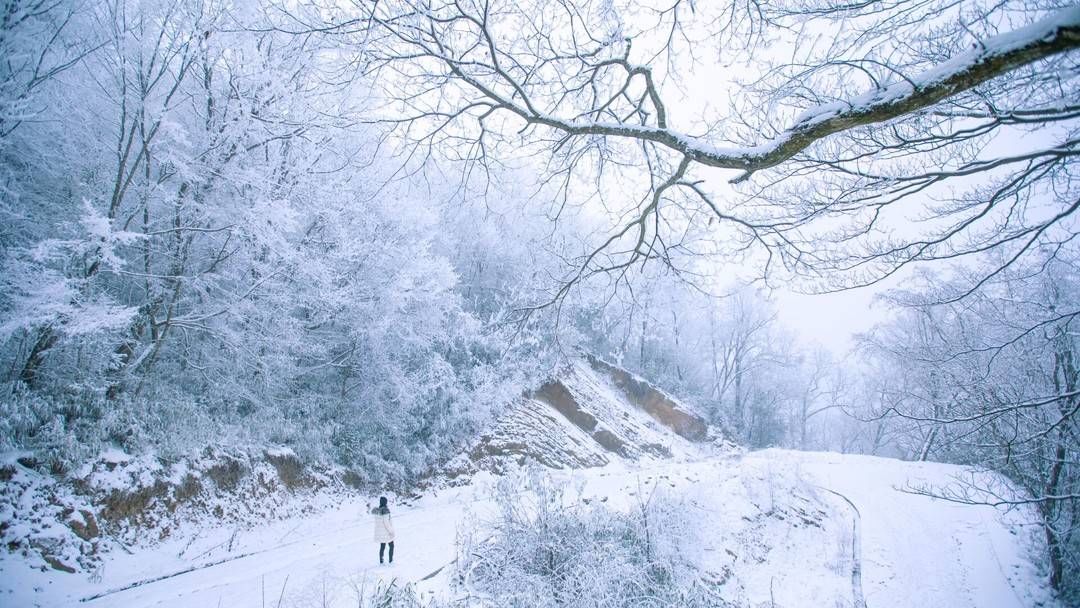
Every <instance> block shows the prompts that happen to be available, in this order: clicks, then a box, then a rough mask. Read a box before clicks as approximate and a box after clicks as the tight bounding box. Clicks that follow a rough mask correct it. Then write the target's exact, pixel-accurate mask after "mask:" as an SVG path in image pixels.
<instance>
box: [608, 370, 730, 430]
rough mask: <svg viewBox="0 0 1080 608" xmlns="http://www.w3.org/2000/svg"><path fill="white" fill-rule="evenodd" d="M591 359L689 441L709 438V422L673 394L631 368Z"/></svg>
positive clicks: (632, 398)
mask: <svg viewBox="0 0 1080 608" xmlns="http://www.w3.org/2000/svg"><path fill="white" fill-rule="evenodd" d="M588 359H589V365H591V366H592V368H593V369H595V370H596V371H598V372H601V373H603V374H605V375H606V376H608V377H609V378H611V381H612V383H613V384H614V385H615V386H616V387H618V388H619V390H621V391H622V393H623V394H624V395H625V396H626V399H627V400H628V401H630V403H632V404H634V405H635V406H637V407H639V408H641V409H642V410H644V411H645V412H647V413H648V414H649V415H650V416H652V417H653V418H654V419H655V420H656V421H657V422H659V423H660V424H663V425H664V426H666V427H667V428H669V429H671V430H672V431H674V432H675V434H677V435H679V436H680V437H682V438H684V439H687V440H689V441H695V442H703V441H708V439H709V425H708V424H707V423H706V422H705V420H704V419H702V418H701V417H700V416H697V415H695V414H693V413H691V412H689V411H687V410H686V409H685V408H683V407H681V406H680V405H679V404H678V403H676V402H675V401H674V400H673V399H672V398H671V397H669V396H667V395H666V394H664V393H663V392H661V391H660V390H659V389H657V388H656V387H654V386H653V385H651V384H649V383H648V382H646V381H645V380H642V379H641V378H638V377H636V376H634V375H633V374H631V373H630V372H628V371H626V370H624V369H622V368H619V367H615V366H614V365H611V364H610V363H606V362H604V361H602V360H600V359H598V358H596V357H593V356H592V355H590V356H589V357H588Z"/></svg>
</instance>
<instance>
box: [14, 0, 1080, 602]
mask: <svg viewBox="0 0 1080 608" xmlns="http://www.w3.org/2000/svg"><path fill="white" fill-rule="evenodd" d="M0 9H2V14H0V20H2V23H0V452H3V453H4V454H7V455H11V456H10V458H18V462H19V463H21V464H20V466H25V467H26V468H27V469H29V470H33V471H36V472H37V473H39V474H41V475H45V476H48V477H50V478H52V479H56V480H65V479H72V478H74V477H76V476H77V475H76V473H77V471H79V469H80V467H83V466H84V465H86V464H87V463H90V462H93V461H94V460H95V459H96V458H98V457H99V455H100V454H102V453H103V452H106V451H109V450H114V451H119V452H122V453H124V454H128V455H136V456H138V455H150V456H152V457H153V458H157V459H160V460H161V461H163V462H175V461H178V460H181V459H184V458H188V457H191V456H192V455H193V454H198V453H200V452H202V451H204V450H206V449H208V448H213V449H225V450H228V449H249V448H250V449H267V448H273V449H278V448H287V449H288V450H289V451H290V453H295V455H296V458H297V459H298V460H299V462H300V463H301V464H302V465H303V466H319V467H328V468H332V469H334V470H340V471H346V472H348V474H349V475H351V476H352V478H353V479H357V480H359V481H358V482H357V485H358V486H359V487H361V488H366V489H375V488H395V489H400V488H409V487H414V486H415V485H416V484H418V483H421V482H422V481H423V480H425V479H429V478H431V477H432V476H435V475H438V474H439V472H440V471H441V470H443V467H445V466H446V464H447V463H448V462H450V461H452V460H453V459H454V458H455V457H457V456H458V455H460V454H462V453H463V452H465V451H467V450H468V449H469V448H470V446H471V445H473V444H474V442H475V441H476V439H477V437H479V436H480V435H481V434H482V433H483V432H484V429H486V428H488V427H489V426H490V425H491V424H493V422H495V421H497V420H499V419H500V417H502V416H503V415H504V413H505V411H506V408H507V407H508V405H509V404H511V403H513V402H514V401H515V399H518V398H519V397H520V396H521V395H522V394H525V393H527V392H528V391H530V390H535V389H536V388H537V387H539V386H540V385H541V384H543V383H544V382H545V381H547V380H548V379H550V378H551V377H553V375H555V374H557V373H559V371H558V370H560V369H562V368H563V366H565V365H566V364H567V362H568V361H573V360H575V359H579V358H582V357H596V358H599V359H602V360H604V361H608V362H611V363H612V364H614V365H618V366H620V367H621V368H622V369H625V370H628V371H629V372H631V373H632V374H636V375H637V376H639V377H641V378H645V379H648V381H649V382H651V383H652V384H653V385H655V386H656V387H658V388H659V389H662V390H663V391H665V392H666V393H667V394H671V395H677V396H678V397H679V398H680V399H681V400H682V402H683V403H685V404H687V407H688V408H691V409H692V410H693V411H695V412H698V413H700V414H701V416H702V417H703V419H704V420H705V421H706V422H707V423H708V424H709V425H710V426H712V427H715V428H716V429H718V431H717V432H718V433H719V434H720V435H722V436H723V437H725V438H727V439H728V440H730V441H731V442H732V443H733V444H737V445H739V446H742V447H743V448H745V449H747V450H758V449H766V448H785V449H790V450H804V451H830V452H838V453H842V454H865V455H874V456H882V457H889V458H897V459H901V460H906V461H915V462H934V463H948V464H954V465H964V466H965V467H968V469H965V470H971V471H978V472H980V473H981V472H988V473H990V472H992V473H993V475H981V474H979V475H975V474H973V475H971V476H970V477H968V478H967V479H966V480H963V479H960V480H957V481H956V483H950V484H948V485H934V484H927V485H920V486H918V487H913V488H910V491H911V492H913V493H915V494H922V495H927V496H933V497H935V498H936V499H937V500H938V501H943V502H947V503H950V504H968V505H993V506H996V507H999V508H1002V509H1006V510H1008V508H1016V509H1021V508H1023V509H1028V510H1029V512H1030V513H1031V514H1032V516H1031V518H1029V521H1027V522H1026V523H1027V525H1029V526H1034V529H1035V530H1037V536H1038V538H1039V542H1040V543H1042V545H1041V546H1042V549H1041V551H1040V552H1039V553H1040V555H1039V560H1041V562H1040V563H1042V564H1043V566H1042V568H1043V571H1042V572H1043V579H1042V580H1043V581H1044V583H1045V585H1046V586H1047V588H1048V589H1050V590H1051V593H1052V595H1053V596H1054V597H1055V598H1056V599H1055V601H1061V602H1063V604H1062V605H1076V603H1075V602H1080V320H1078V319H1077V316H1078V315H1080V244H1078V242H1077V239H1076V237H1077V235H1078V234H1080V224H1078V220H1080V213H1077V210H1078V208H1080V175H1078V171H1080V165H1077V164H1076V161H1074V160H1073V159H1074V158H1077V157H1078V156H1080V51H1078V49H1080V9H1078V8H1077V7H1076V6H1075V5H1074V4H1073V3H1072V2H1070V1H1068V0H963V1H956V0H870V1H857V2H853V1H839V0H776V1H774V0H723V1H718V2H702V1H700V0H699V1H694V0H656V1H652V0H649V1H646V2H633V1H623V0H514V1H508V0H507V1H503V0H378V1H374V0H344V1H328V2H322V1H315V2H292V1H287V0H286V1H282V0H104V1H93V2H92V1H86V0H4V2H3V3H2V5H0ZM852 292H857V293H860V294H870V295H871V296H872V297H873V300H874V306H873V310H867V311H866V315H867V319H869V321H868V322H867V325H866V327H869V329H865V330H860V331H858V332H856V333H855V335H851V336H850V339H847V338H848V335H849V334H850V333H851V331H850V330H848V329H845V328H843V327H838V328H836V329H835V331H834V333H835V334H837V335H838V336H839V337H840V338H843V340H842V342H843V348H835V347H832V346H829V345H824V344H820V343H817V342H815V340H813V339H808V338H807V337H806V335H805V332H804V329H805V328H804V327H801V326H800V323H799V322H794V321H791V320H790V319H791V311H790V310H788V309H786V307H785V303H788V302H790V300H789V299H786V298H785V296H783V295H782V294H806V297H805V298H804V299H802V300H800V301H809V299H812V298H813V297H817V295H815V294H831V295H832V296H838V297H843V296H844V294H847V293H852ZM822 297H824V296H822ZM824 323H828V321H827V320H826V319H822V320H821V321H820V322H819V324H824ZM826 329H827V330H828V331H833V330H831V329H829V328H826ZM845 332H847V333H845ZM5 462H7V460H5ZM5 466H6V465H5ZM12 466H14V465H12ZM9 479H10V475H8V476H7V478H3V481H4V482H5V483H6V482H7V481H9ZM374 491H378V490H374ZM541 493H542V494H543V493H547V494H544V495H555V494H558V493H559V492H558V491H556V490H553V489H551V488H547V487H545V488H542V489H541ZM504 506H505V505H504ZM508 508H509V507H508ZM641 512H642V513H645V512H646V510H644V508H643V510H642V511H641ZM1025 512H1028V511H1025ZM549 515H551V517H552V518H554V517H556V515H555V514H549ZM13 516H14V515H13V514H12V513H11V512H9V513H5V517H13ZM515 517H520V513H517V514H516V515H515ZM600 519H603V518H600ZM631 520H632V518H631V519H630V520H626V521H627V522H630V523H626V522H623V520H617V521H616V520H605V522H606V523H603V524H596V525H609V526H615V527H616V528H617V527H618V526H619V525H624V524H625V525H627V526H630V525H631V524H632V523H633V522H632V521H631ZM598 521H599V520H598ZM643 521H646V524H647V523H648V519H647V518H646V519H645V520H643ZM613 522H614V523H613ZM619 522H623V523H619ZM512 523H514V525H515V526H518V527H520V528H521V530H528V529H531V528H530V526H531V525H532V524H531V523H530V522H529V521H525V522H522V521H518V520H514V521H513V522H512ZM578 523H580V522H578ZM590 525H591V524H590ZM515 529H517V528H515ZM647 530H648V526H647V525H646V531H647ZM522 533H524V532H522ZM621 533H622V532H618V531H615V532H611V534H615V535H617V534H621ZM5 542H7V541H6V540H5ZM504 544H506V545H507V546H506V547H503V548H501V549H499V550H500V551H514V550H519V549H520V548H515V547H513V546H512V545H514V543H513V542H504ZM507 559H509V558H507ZM522 559H524V558H522ZM628 559H629V558H628ZM634 559H638V558H637V557H635V558H634ZM649 559H652V557H651V554H650V557H649ZM511 561H512V560H511ZM508 563H510V562H508ZM513 563H516V564H520V563H522V562H513ZM484 567H485V566H483V564H481V565H480V566H477V568H478V570H477V571H478V572H483V571H484V570H483V568H484ZM487 567H490V566H487ZM649 572H652V573H653V574H655V572H653V571H651V570H650V571H649ZM477 576H480V575H477ZM491 576H494V575H491ZM520 576H521V577H523V580H524V578H525V577H526V574H524V573H523V574H520ZM672 576H674V575H672ZM530 580H531V579H530ZM664 580H665V581H666V580H668V579H664ZM669 582H670V581H669ZM665 584H667V583H665ZM672 584H674V583H672ZM282 593H283V594H284V589H283V591H282ZM666 597H667V599H666V600H665V601H676V600H677V601H683V602H686V605H721V604H716V603H710V601H709V600H707V599H700V598H698V599H696V600H694V601H696V602H698V603H696V604H695V603H694V602H692V601H690V599H688V598H689V597H690V596H678V595H675V596H666ZM695 597H696V596H695ZM673 598H675V599H673ZM275 599H276V591H275ZM265 601H266V600H265V599H264V602H265ZM506 601H509V600H506ZM619 601H620V602H625V603H612V604H603V605H639V604H635V603H633V602H632V601H630V600H626V599H624V600H619ZM279 604H280V602H279ZM255 605H257V604H255ZM353 605H355V603H354V604H353ZM487 605H499V604H498V600H496V603H495V604H487ZM503 605H530V604H528V603H525V604H510V603H507V604H503ZM536 605H540V604H536ZM554 605H563V604H560V603H558V602H556V604H554ZM565 605H593V604H573V603H572V602H569V603H566V604H565ZM595 605H601V604H595ZM640 605H663V604H644V603H643V604H640ZM723 605H736V604H723ZM740 605H741V604H740ZM773 605H776V604H773Z"/></svg>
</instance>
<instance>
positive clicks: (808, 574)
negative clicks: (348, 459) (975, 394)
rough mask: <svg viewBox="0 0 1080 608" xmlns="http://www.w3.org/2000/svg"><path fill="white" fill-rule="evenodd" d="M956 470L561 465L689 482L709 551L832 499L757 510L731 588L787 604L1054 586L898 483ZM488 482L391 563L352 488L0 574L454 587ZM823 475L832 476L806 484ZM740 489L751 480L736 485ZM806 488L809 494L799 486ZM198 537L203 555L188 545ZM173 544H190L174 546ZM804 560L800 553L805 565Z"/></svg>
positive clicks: (276, 590) (967, 513)
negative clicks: (86, 569) (120, 548)
mask: <svg viewBox="0 0 1080 608" xmlns="http://www.w3.org/2000/svg"><path fill="white" fill-rule="evenodd" d="M957 471H959V469H957V468H956V467H951V466H948V465H940V464H932V463H904V462H899V461H895V460H889V459H882V458H872V457H865V456H841V455H837V454H821V453H798V452H788V451H781V450H769V451H765V452H757V453H751V454H747V455H745V456H741V457H739V456H729V457H722V458H718V459H715V460H709V461H703V462H694V463H672V462H665V463H659V464H652V465H648V466H643V467H641V468H619V467H612V468H605V469H592V470H588V471H579V472H575V473H564V474H561V475H562V476H566V477H573V478H575V479H580V480H583V481H584V486H585V495H586V496H595V497H598V498H599V497H605V498H611V500H610V501H609V502H608V504H611V505H614V506H616V507H625V506H627V505H629V504H631V500H630V497H631V496H632V495H633V494H634V492H635V488H636V489H637V491H640V489H641V488H642V484H643V483H645V484H649V483H652V484H660V485H663V487H664V488H669V487H670V488H673V489H674V492H676V493H679V494H681V495H683V496H689V497H691V498H690V500H691V502H693V504H694V505H696V506H697V507H699V508H700V509H701V511H700V513H701V515H700V517H701V518H702V519H701V522H700V523H701V526H700V535H701V538H700V539H698V540H699V541H700V543H699V544H700V545H701V550H702V551H703V553H702V555H703V556H704V558H703V559H704V561H706V562H707V561H708V560H709V559H714V560H715V559H718V558H725V559H726V554H731V555H735V554H736V553H743V554H744V555H745V554H746V552H749V551H753V550H755V548H754V547H752V546H742V547H740V546H738V545H737V543H738V542H745V538H746V536H745V535H744V536H742V537H739V536H737V535H735V536H732V535H728V534H727V532H728V531H729V530H730V529H731V527H732V526H733V525H735V524H737V523H743V520H748V517H747V514H749V513H752V512H763V511H764V510H765V507H763V506H762V503H763V502H768V503H769V504H768V507H767V510H768V511H770V512H771V511H772V510H773V508H774V506H775V505H777V504H779V505H780V506H784V505H787V506H788V507H789V508H790V506H791V505H793V504H796V503H795V502H791V501H794V500H795V499H798V500H809V501H810V502H808V503H806V504H818V505H821V504H823V503H825V504H829V505H832V508H831V509H829V513H828V515H827V516H825V519H822V520H821V525H820V526H815V525H811V526H803V527H802V528H801V529H795V528H798V526H795V527H794V528H792V527H791V524H790V522H785V523H780V522H779V520H777V521H774V520H763V521H765V524H763V525H768V526H770V527H769V529H767V530H763V533H764V535H765V537H767V538H768V539H769V540H768V542H769V543H772V544H771V545H770V546H769V547H768V548H766V549H760V548H759V549H758V550H761V551H763V553H761V555H762V557H761V559H760V561H759V564H758V565H755V562H754V560H750V559H744V561H742V562H738V563H739V567H740V568H744V569H747V570H753V569H754V568H757V570H756V571H755V572H744V571H740V572H739V573H738V574H739V576H740V577H742V579H744V580H742V581H741V582H740V587H739V589H738V593H739V594H740V597H741V599H742V600H745V601H746V602H747V603H757V602H759V601H762V600H770V598H771V599H772V600H774V601H775V602H776V605H778V606H820V605H830V606H832V605H849V606H856V607H859V608H861V607H862V606H868V607H870V608H892V607H897V608H899V607H902V606H903V607H907V606H949V607H951V608H968V607H971V608H975V607H978V608H1023V607H1026V606H1033V605H1037V604H1038V603H1039V602H1045V601H1046V600H1047V598H1046V592H1045V590H1044V588H1043V587H1044V584H1043V582H1042V581H1041V579H1040V578H1039V577H1038V574H1037V573H1036V571H1035V567H1034V566H1033V565H1032V564H1031V561H1030V555H1031V553H1030V550H1031V547H1030V543H1032V542H1034V541H1032V540H1031V539H1033V538H1034V537H1035V535H1034V534H1032V532H1033V531H1032V530H1031V529H1030V528H1024V527H1022V526H1019V525H1018V524H1020V523H1021V521H1022V520H1021V519H1018V518H1019V517H1020V514H1018V513H1013V514H1008V515H1006V517H1007V519H1002V514H1001V513H999V512H997V511H995V510H994V509H991V508H987V507H970V506H961V505H955V504H950V503H947V502H942V501H935V500H932V499H930V498H927V497H924V496H918V495H914V494H909V493H905V492H903V491H902V490H901V489H902V488H903V487H905V486H907V485H910V484H917V483H922V482H931V483H944V482H947V481H948V480H949V478H950V476H951V475H953V474H955V473H956V472H957ZM782 477H783V478H786V479H788V480H794V481H793V483H795V484H797V485H793V486H788V487H789V488H795V490H794V491H792V490H790V489H789V490H783V492H786V494H787V495H782V496H776V495H774V494H775V493H776V492H777V490H776V488H781V487H782V486H776V485H775V483H774V481H773V480H774V479H776V478H782ZM488 483H490V480H488ZM485 485H486V484H485V483H484V482H483V481H482V482H481V483H478V484H476V485H475V486H470V487H465V488H454V489H450V490H446V491H442V492H440V493H438V494H434V495H430V496H426V497H424V498H422V499H420V500H419V501H418V502H416V503H415V504H413V505H399V506H398V508H397V509H396V510H395V523H396V528H397V534H398V542H397V554H396V555H395V558H396V559H397V563H395V564H394V565H393V566H379V565H378V564H377V563H375V561H376V547H375V546H374V545H373V543H372V542H371V541H370V536H371V530H370V522H369V520H368V518H367V517H366V516H365V515H363V513H364V512H365V511H364V505H363V504H345V505H336V506H334V507H333V508H329V509H327V510H326V511H324V512H323V513H321V514H319V515H314V516H310V517H307V518H304V519H299V520H292V521H285V522H278V523H275V524H273V525H269V526H266V527H265V528H264V529H259V530H254V531H249V532H244V533H241V534H239V535H237V536H238V537H239V538H238V539H237V540H236V541H235V542H234V543H233V547H232V551H231V553H228V554H225V553H223V550H222V549H218V550H216V551H215V550H213V547H214V546H215V544H221V540H222V538H224V537H226V536H227V535H229V534H232V532H230V531H227V530H221V531H217V532H216V536H215V532H208V533H205V534H204V535H203V537H200V539H199V541H198V542H199V543H201V544H202V545H205V546H206V547H207V549H200V548H199V547H194V548H193V547H191V546H182V545H181V544H180V543H179V541H176V542H174V543H171V544H169V543H167V544H165V545H161V546H159V547H158V548H155V549H153V550H146V551H139V552H137V553H136V554H132V555H124V554H119V555H114V556H113V557H112V558H110V561H109V562H108V563H107V565H106V567H105V569H104V571H103V572H102V573H101V574H102V576H101V580H100V581H97V582H90V581H88V580H87V579H86V578H85V575H62V574H59V573H54V572H50V573H38V572H27V571H25V569H24V574H23V578H22V579H20V580H14V579H11V578H10V577H12V573H14V572H17V571H16V570H14V569H13V566H14V565H17V564H12V562H11V560H10V558H8V559H7V561H6V562H4V563H3V564H2V567H3V568H2V569H3V572H4V577H8V578H9V580H8V581H7V582H6V583H5V584H3V585H2V586H0V604H2V605H4V606H13V607H15V606H35V605H40V606H61V605H67V606H85V607H87V608H119V607H139V608H141V607H162V608H165V607H170V608H171V607H176V608H180V607H184V608H188V607H203V606H206V607H214V606H222V607H229V608H244V607H254V608H263V607H264V606H278V604H279V599H280V600H282V601H281V606H283V607H284V606H304V605H318V606H350V605H351V606H355V605H356V603H357V597H358V595H360V594H363V593H370V591H371V590H372V589H373V588H374V587H375V586H377V585H387V584H390V583H392V582H393V583H394V584H399V585H400V584H408V583H419V584H418V585H417V589H419V590H420V591H421V592H422V593H432V594H440V595H441V594H445V593H446V592H447V591H446V590H447V588H448V584H447V581H448V574H449V571H450V570H451V569H450V568H445V567H446V566H447V565H448V564H450V563H451V562H452V560H454V559H455V557H456V549H455V544H456V535H457V530H458V527H459V526H460V525H461V524H462V523H463V522H465V521H466V520H468V519H470V518H477V519H479V520H482V519H483V518H484V517H485V516H486V515H487V514H489V513H491V510H492V508H493V502H492V501H491V499H490V498H487V497H488V496H489V495H490V494H489V492H488V491H487V490H486V489H485V488H484V486H485ZM763 486H764V487H767V489H762V487H763ZM815 486H818V487H820V489H823V490H827V492H822V491H820V490H814V489H812V488H814V487H815ZM742 489H745V495H744V496H741V497H740V496H735V495H736V494H738V493H739V492H742V491H743V490H742ZM804 491H805V492H806V493H807V496H809V497H810V498H803V497H800V496H799V494H801V493H803V492H804ZM815 494H816V496H817V497H816V498H812V495H815ZM832 494H837V495H840V496H841V497H842V499H841V498H840V497H838V496H833V495H832ZM845 500H846V501H849V502H850V504H845V502H844V501H845ZM784 501H789V502H784ZM814 501H816V502H814ZM799 504H802V503H799ZM856 516H858V519H857V521H853V519H852V518H853V517H856ZM853 526H854V528H853ZM793 530H794V531H793ZM813 534H817V535H818V536H817V537H814V536H812V535H813ZM826 534H830V535H834V536H835V539H834V541H835V542H833V541H829V542H825V544H824V545H822V542H823V541H822V540H821V539H822V537H823V535H826ZM740 538H741V539H743V540H741V541H740ZM815 538H816V539H817V540H816V541H814V540H813V539H815ZM808 539H810V540H808ZM785 542H786V543H787V544H784V543H785ZM814 542H816V543H817V545H814V544H813V543H814ZM825 545H828V546H825ZM199 551H201V552H202V555H201V556H200V557H199V558H198V559H192V558H191V557H190V556H191V555H198V554H199V553H198V552H199ZM178 552H183V553H184V554H185V555H187V556H188V557H187V558H181V557H178ZM826 554H829V555H826ZM860 554H861V556H860ZM830 555H831V557H830ZM710 556H711V557H710ZM853 556H854V559H852V557H853ZM204 564H211V565H205V566H204ZM802 564H805V567H802V568H800V567H799V566H800V565H802ZM440 569H442V570H440ZM153 579H159V580H153ZM140 581H150V582H142V583H140ZM5 596H6V599H5ZM863 598H865V599H864V600H863ZM8 600H13V601H8ZM1045 605H1052V604H1045Z"/></svg>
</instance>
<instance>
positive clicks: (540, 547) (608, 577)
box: [457, 474, 725, 608]
mask: <svg viewBox="0 0 1080 608" xmlns="http://www.w3.org/2000/svg"><path fill="white" fill-rule="evenodd" d="M497 503H498V506H499V512H498V515H497V517H496V518H495V520H494V521H492V522H487V523H486V524H485V525H484V526H480V527H478V528H477V529H475V530H472V531H470V532H466V533H465V534H464V535H463V536H464V542H463V543H462V545H461V548H460V553H459V556H458V561H457V577H458V581H459V582H460V583H461V584H462V585H463V587H464V590H465V591H466V592H467V593H468V594H469V595H470V596H471V597H473V598H474V599H476V600H477V601H479V602H481V603H482V605H489V606H500V607H507V608H510V607H516V606H521V607H525V606H528V607H530V608H542V607H548V606H564V607H565V606H570V607H580V608H586V607H611V608H615V607H619V608H622V607H652V606H655V607H661V606H665V607H666V606H687V607H691V608H692V607H694V606H723V605H724V604H725V602H724V601H723V599H722V598H719V597H718V596H717V595H716V594H715V592H714V591H712V590H711V589H710V588H709V587H708V585H707V584H706V583H705V582H704V581H703V580H702V579H701V578H700V577H699V575H698V571H697V569H696V568H695V567H694V565H693V564H694V560H693V559H692V556H690V555H687V554H686V553H685V552H684V551H686V550H688V548H689V547H688V545H689V544H688V543H683V542H682V541H683V538H685V537H686V535H687V534H688V531H689V529H690V526H689V522H688V520H687V519H686V518H685V517H684V516H683V515H682V513H681V510H680V509H679V508H678V505H677V504H676V503H675V502H674V501H672V500H671V499H670V498H669V497H666V496H665V495H663V494H661V493H659V492H655V491H649V490H648V489H644V490H643V491H642V492H639V493H638V500H637V501H636V502H635V503H634V504H633V505H632V506H631V507H630V509H629V511H620V510H617V509H613V508H609V507H607V506H605V505H604V504H602V503H601V502H596V501H584V500H574V499H572V497H571V492H569V491H568V489H567V487H566V486H565V485H558V484H554V483H552V482H550V481H549V480H547V479H546V478H545V477H543V476H541V475H539V474H532V475H529V476H526V477H525V478H523V479H513V478H505V479H503V480H502V481H500V483H499V491H498V495H497Z"/></svg>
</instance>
